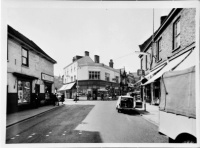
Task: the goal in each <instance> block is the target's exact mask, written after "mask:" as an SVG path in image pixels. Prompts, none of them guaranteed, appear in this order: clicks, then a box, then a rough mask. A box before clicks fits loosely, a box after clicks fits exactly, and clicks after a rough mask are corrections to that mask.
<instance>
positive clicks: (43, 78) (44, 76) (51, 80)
mask: <svg viewBox="0 0 200 148" xmlns="http://www.w3.org/2000/svg"><path fill="white" fill-rule="evenodd" d="M42 80H45V81H49V82H53V81H54V77H53V76H50V75H47V74H44V73H42Z"/></svg>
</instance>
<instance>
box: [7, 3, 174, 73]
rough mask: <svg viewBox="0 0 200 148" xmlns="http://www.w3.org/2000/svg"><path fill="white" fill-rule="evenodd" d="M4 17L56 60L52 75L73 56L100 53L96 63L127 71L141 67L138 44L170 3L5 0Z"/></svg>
mask: <svg viewBox="0 0 200 148" xmlns="http://www.w3.org/2000/svg"><path fill="white" fill-rule="evenodd" d="M4 6H5V7H4V8H5V9H4V12H5V17H4V18H5V22H6V23H7V24H9V25H10V26H11V27H13V28H14V29H16V30H17V31H19V32H20V33H22V34H23V35H25V36H26V37H27V38H29V39H30V40H32V41H33V42H35V43H36V44H37V45H38V46H39V47H40V48H41V49H42V50H44V51H45V52H46V53H47V54H48V55H49V56H50V57H52V58H53V59H54V60H56V61H57V64H55V65H54V75H55V76H59V75H63V68H64V67H65V66H67V65H69V64H70V63H72V58H73V57H74V56H76V55H80V56H84V52H85V51H89V53H90V57H91V58H92V59H93V60H94V55H99V57H100V63H104V64H106V65H109V61H110V59H113V62H114V68H116V69H119V68H124V67H125V70H126V71H127V72H137V69H140V58H139V57H138V56H139V55H138V54H135V53H134V52H135V51H139V50H140V49H139V45H140V44H142V43H143V42H144V41H145V40H146V39H147V38H148V37H150V36H151V35H152V33H153V8H154V31H155V30H156V29H157V28H158V27H159V26H160V16H162V15H168V14H169V12H170V11H171V9H172V8H173V5H168V7H166V8H165V7H164V8H163V6H166V5H164V3H163V5H162V3H160V4H159V5H158V4H156V3H155V4H153V3H148V2H145V3H142V4H140V5H139V4H138V3H135V2H123V3H122V2H121V3H115V2H105V1H104V2H102V1H98V2H66V1H38V0H36V1H31V0H28V1H26V2H25V1H23V0H21V1H19V2H15V1H14V0H13V1H12V0H8V2H7V3H6V4H5V5H4Z"/></svg>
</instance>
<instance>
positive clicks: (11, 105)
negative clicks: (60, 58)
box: [7, 26, 56, 113]
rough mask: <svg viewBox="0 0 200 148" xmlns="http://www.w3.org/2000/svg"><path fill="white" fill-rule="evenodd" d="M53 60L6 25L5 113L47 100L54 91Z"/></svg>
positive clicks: (54, 62)
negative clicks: (37, 98) (37, 101)
mask: <svg viewBox="0 0 200 148" xmlns="http://www.w3.org/2000/svg"><path fill="white" fill-rule="evenodd" d="M54 64H56V61H55V60H54V59H52V58H51V57H50V56H48V55H47V54H46V53H45V52H44V51H43V50H42V49H41V48H40V47H38V46H37V45H36V44H35V43H34V42H33V41H31V40H30V39H28V38H27V37H25V36H24V35H22V34H21V33H19V32H18V31H16V30H15V29H13V28H12V27H11V26H8V40H7V113H10V112H15V111H18V110H22V109H25V108H32V107H33V106H34V105H35V98H36V94H38V95H39V99H40V100H39V101H40V103H45V102H48V101H49V100H50V99H51V94H52V93H54V92H55V91H54V89H55V87H54V76H53V75H54Z"/></svg>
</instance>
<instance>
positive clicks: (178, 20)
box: [173, 17, 181, 51]
mask: <svg viewBox="0 0 200 148" xmlns="http://www.w3.org/2000/svg"><path fill="white" fill-rule="evenodd" d="M178 23H179V25H177V24H178ZM177 26H179V29H177V28H178V27H177ZM177 30H179V32H177ZM180 36H181V24H180V17H178V18H177V19H176V20H175V21H174V23H173V51H174V50H176V49H178V48H180V46H181V40H180ZM178 38H179V45H178V46H177V47H176V41H177V39H178Z"/></svg>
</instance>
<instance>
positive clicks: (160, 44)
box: [156, 37, 162, 62]
mask: <svg viewBox="0 0 200 148" xmlns="http://www.w3.org/2000/svg"><path fill="white" fill-rule="evenodd" d="M161 46H162V37H160V38H159V39H158V40H157V48H156V62H160V61H161V60H162V59H161V57H160V52H161V51H162V49H161Z"/></svg>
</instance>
